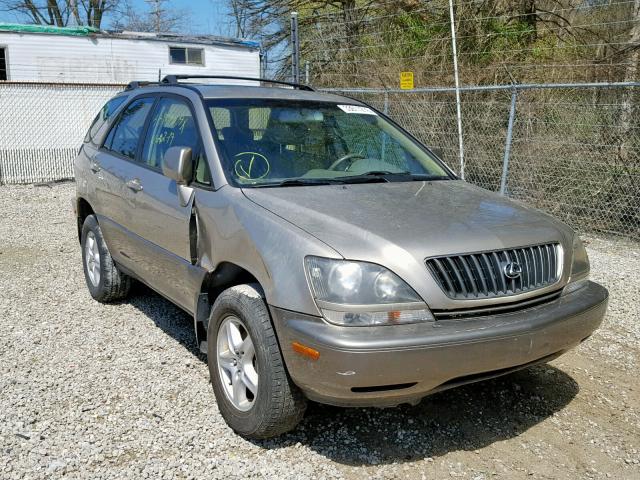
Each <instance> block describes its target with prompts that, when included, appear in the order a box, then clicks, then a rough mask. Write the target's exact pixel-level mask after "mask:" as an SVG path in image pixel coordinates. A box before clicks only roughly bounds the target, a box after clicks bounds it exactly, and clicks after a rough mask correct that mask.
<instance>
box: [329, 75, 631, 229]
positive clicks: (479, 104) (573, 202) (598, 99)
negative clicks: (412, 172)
mask: <svg viewBox="0 0 640 480" xmlns="http://www.w3.org/2000/svg"><path fill="white" fill-rule="evenodd" d="M638 87H640V84H637V85H636V86H624V85H621V86H617V87H607V88H604V87H602V86H598V87H596V86H591V87H586V86H584V85H580V86H572V87H570V86H561V85H541V86H539V87H537V88H536V87H533V86H531V85H530V86H520V87H518V88H519V89H518V90H516V91H515V103H514V104H513V105H514V107H515V109H513V110H512V107H511V106H512V101H511V100H512V95H513V92H514V91H513V88H512V87H510V86H504V87H499V86H492V87H489V88H483V87H477V88H471V87H469V88H465V89H463V91H462V92H461V93H462V119H463V139H464V147H465V153H464V177H465V179H466V180H467V181H469V182H472V183H475V184H477V185H479V186H481V187H484V188H486V189H489V190H493V191H500V189H501V184H502V182H504V193H506V194H507V195H509V196H510V197H512V198H515V199H518V200H522V201H525V202H526V203H527V204H530V205H533V206H535V207H538V208H541V209H544V210H546V211H548V212H550V213H552V214H554V215H555V216H557V217H559V218H562V219H564V220H565V221H567V222H568V223H570V224H571V225H573V226H575V227H577V228H580V229H582V230H592V231H593V230H598V231H606V232H613V233H617V234H624V235H629V236H632V237H636V238H640V122H639V118H640V117H639V115H638V114H639V113H640V112H639V111H638V104H639V102H638V95H639V94H640V90H639V89H638ZM333 91H336V90H335V89H334V90H333ZM337 91H338V92H339V93H344V94H346V95H350V96H353V97H355V98H358V99H361V100H363V101H365V102H367V103H370V104H371V105H373V106H375V107H376V108H378V109H379V110H381V111H387V112H388V113H389V115H390V116H391V117H392V118H394V119H395V120H397V121H398V122H399V123H400V124H401V125H402V126H403V127H405V128H406V129H407V130H409V131H410V132H411V133H413V134H414V135H415V136H416V137H417V138H419V139H420V140H421V141H422V142H424V143H425V144H426V145H429V146H432V147H435V148H438V149H440V150H441V151H442V152H443V155H444V157H445V160H446V161H447V163H448V164H449V165H450V166H451V167H452V168H453V169H454V170H456V171H457V172H460V170H461V168H460V167H461V165H460V158H459V150H458V133H457V132H458V130H457V126H456V101H455V91H454V89H452V88H440V89H431V90H430V89H428V88H425V89H421V90H413V91H399V90H395V91H394V90H391V91H386V90H376V89H339V90H337ZM511 115H513V122H512V125H513V129H512V132H511V140H510V141H508V138H509V131H508V130H509V123H510V122H509V118H510V116H511ZM507 151H508V152H509V153H508V154H507V155H505V152H507ZM505 164H506V165H505Z"/></svg>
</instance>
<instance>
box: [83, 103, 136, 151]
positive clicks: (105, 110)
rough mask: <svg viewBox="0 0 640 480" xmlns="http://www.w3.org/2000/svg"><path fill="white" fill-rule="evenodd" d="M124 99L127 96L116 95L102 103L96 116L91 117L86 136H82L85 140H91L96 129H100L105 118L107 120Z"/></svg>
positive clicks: (96, 131)
mask: <svg viewBox="0 0 640 480" xmlns="http://www.w3.org/2000/svg"><path fill="white" fill-rule="evenodd" d="M126 99H127V97H116V98H112V99H111V100H109V101H108V102H107V103H105V104H104V107H102V110H100V112H98V115H96V118H94V119H93V123H92V124H91V127H90V128H89V131H88V132H87V136H86V137H85V138H84V141H85V142H88V141H90V140H92V139H93V138H94V137H95V136H96V134H97V133H98V130H100V128H101V127H102V126H103V125H104V124H105V122H107V120H109V119H110V118H111V117H112V116H113V114H114V112H115V111H116V110H117V109H118V107H119V106H120V105H122V104H123V103H124V101H125V100H126Z"/></svg>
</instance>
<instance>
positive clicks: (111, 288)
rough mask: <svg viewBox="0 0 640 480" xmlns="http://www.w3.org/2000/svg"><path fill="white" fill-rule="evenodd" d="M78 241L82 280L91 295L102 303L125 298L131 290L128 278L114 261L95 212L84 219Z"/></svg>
mask: <svg viewBox="0 0 640 480" xmlns="http://www.w3.org/2000/svg"><path fill="white" fill-rule="evenodd" d="M80 241H81V246H82V265H83V269H84V279H85V281H86V282H87V288H88V289H89V293H90V294H91V296H92V297H93V298H94V299H95V300H97V301H99V302H102V303H108V302H113V301H115V300H121V299H123V298H125V297H126V296H127V295H128V294H129V291H130V290H131V277H129V276H128V275H125V274H124V273H122V272H120V271H119V270H118V267H116V265H115V263H113V259H112V258H111V254H110V253H109V249H108V248H107V244H106V243H105V241H104V237H103V236H102V230H101V229H100V225H98V221H97V220H96V217H95V216H94V215H89V216H88V217H87V218H86V219H85V220H84V223H83V224H82V235H81V239H80Z"/></svg>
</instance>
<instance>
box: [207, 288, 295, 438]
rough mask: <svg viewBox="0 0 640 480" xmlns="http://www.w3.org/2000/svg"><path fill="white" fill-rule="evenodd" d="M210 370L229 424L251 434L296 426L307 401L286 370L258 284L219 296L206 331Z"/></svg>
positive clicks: (263, 434) (268, 433) (265, 435)
mask: <svg viewBox="0 0 640 480" xmlns="http://www.w3.org/2000/svg"><path fill="white" fill-rule="evenodd" d="M207 339H208V341H207V346H208V364H209V374H210V376H211V383H212V385H213V391H214V393H215V396H216V400H217V402H218V408H219V410H220V413H221V414H222V417H223V418H224V419H225V421H226V422H227V424H228V425H229V426H230V427H231V428H232V429H233V430H234V431H235V432H236V433H238V434H240V435H242V436H244V437H247V438H254V439H260V438H269V437H274V436H277V435H280V434H282V433H284V432H287V431H289V430H292V429H293V428H294V427H295V426H296V425H297V424H298V423H299V422H300V420H301V419H302V417H303V415H304V410H305V408H306V400H305V398H304V396H303V395H302V392H300V390H299V389H298V387H296V386H295V385H294V383H293V382H292V381H291V379H290V378H289V375H288V373H287V371H286V369H285V366H284V361H283V359H282V354H281V353H280V348H279V346H278V341H277V339H276V335H275V332H274V331H273V327H272V325H271V319H270V317H269V312H268V310H267V307H266V305H265V303H264V300H263V298H262V295H261V291H260V289H259V287H258V286H257V285H238V286H235V287H231V288H229V289H227V290H225V291H224V292H222V294H220V296H219V297H218V299H217V300H216V302H215V304H214V306H213V308H212V309H211V315H210V317H209V325H208V331H207Z"/></svg>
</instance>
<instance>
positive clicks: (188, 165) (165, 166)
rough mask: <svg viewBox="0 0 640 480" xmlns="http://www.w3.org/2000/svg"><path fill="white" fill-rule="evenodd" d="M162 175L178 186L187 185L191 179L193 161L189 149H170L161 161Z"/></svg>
mask: <svg viewBox="0 0 640 480" xmlns="http://www.w3.org/2000/svg"><path fill="white" fill-rule="evenodd" d="M162 173H163V174H164V176H165V177H169V178H170V179H172V180H175V181H176V183H177V184H178V185H189V184H190V183H191V180H192V179H193V161H192V159H191V149H190V148H189V147H171V148H169V149H168V150H167V151H166V152H165V154H164V158H163V159H162Z"/></svg>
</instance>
